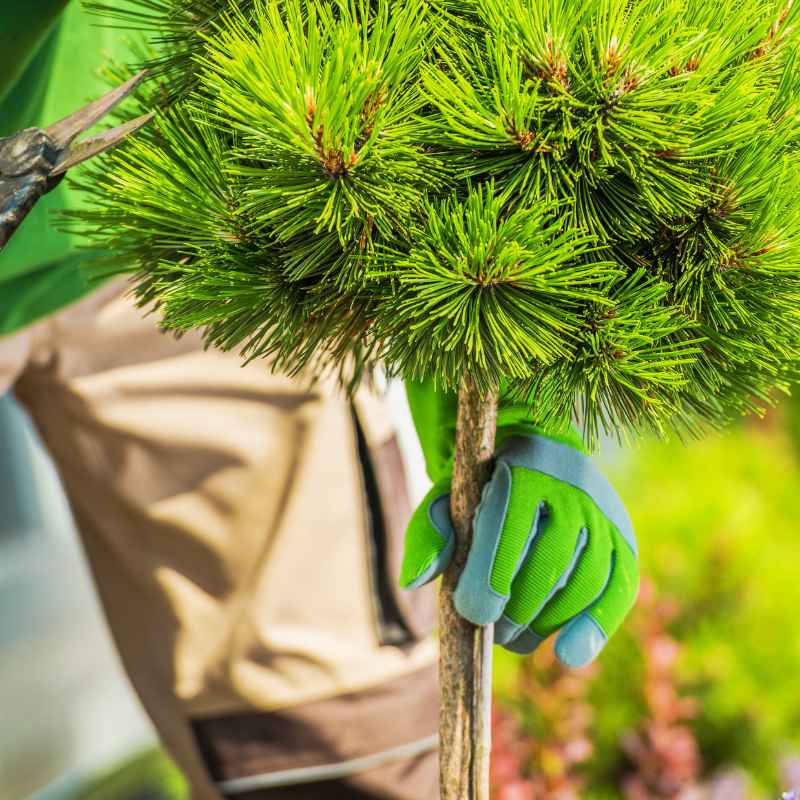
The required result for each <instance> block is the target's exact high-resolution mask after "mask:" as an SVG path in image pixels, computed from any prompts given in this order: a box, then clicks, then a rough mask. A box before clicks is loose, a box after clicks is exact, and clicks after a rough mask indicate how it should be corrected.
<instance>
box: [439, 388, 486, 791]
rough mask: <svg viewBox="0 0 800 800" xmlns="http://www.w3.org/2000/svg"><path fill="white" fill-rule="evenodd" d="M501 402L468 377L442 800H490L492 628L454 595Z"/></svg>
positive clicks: (460, 430)
mask: <svg viewBox="0 0 800 800" xmlns="http://www.w3.org/2000/svg"><path fill="white" fill-rule="evenodd" d="M496 420H497V397H496V396H495V395H494V394H482V393H481V392H479V391H478V390H477V389H476V388H475V385H474V384H473V382H472V381H471V380H469V379H465V380H464V381H463V382H462V385H461V389H460V391H459V394H458V422H457V428H456V459H455V468H454V471H453V491H452V496H451V506H450V512H451V515H452V518H453V524H454V526H455V529H456V551H455V555H454V557H453V561H452V563H451V564H450V566H449V567H448V569H447V571H446V572H445V573H444V576H443V578H442V585H441V590H440V593H439V638H440V655H439V678H440V684H441V710H440V718H439V735H440V740H441V744H440V756H439V763H440V774H441V798H442V800H489V753H490V751H491V710H492V626H491V625H489V626H486V627H483V628H480V627H476V626H475V625H472V624H470V623H469V622H466V621H465V620H463V619H462V618H461V617H459V616H458V614H456V611H455V608H454V607H453V591H454V590H455V587H456V583H457V582H458V576H459V575H460V574H461V570H462V569H463V567H464V564H465V562H466V560H467V554H468V553H469V547H470V543H471V542H472V517H473V515H474V514H475V509H476V508H477V506H478V503H479V502H480V499H481V491H482V490H483V487H484V485H485V483H486V481H487V480H488V479H489V477H490V473H491V463H492V461H491V460H492V454H493V452H494V437H495V427H496Z"/></svg>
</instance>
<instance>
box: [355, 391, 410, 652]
mask: <svg viewBox="0 0 800 800" xmlns="http://www.w3.org/2000/svg"><path fill="white" fill-rule="evenodd" d="M350 410H351V414H352V417H353V426H354V427H355V431H356V442H357V446H358V462H359V465H360V466H361V476H362V486H363V490H364V506H365V510H366V523H367V524H366V528H367V536H366V539H367V542H366V544H367V560H368V572H369V576H370V583H371V588H372V591H371V593H370V594H371V595H372V607H373V611H374V614H375V623H376V627H377V630H378V640H379V642H380V644H381V645H395V646H397V645H405V644H409V643H411V642H413V641H414V639H415V637H414V634H413V633H412V631H411V629H410V628H409V626H408V623H407V622H406V620H405V617H404V616H403V614H402V612H401V611H400V609H399V608H398V605H397V601H396V600H395V597H394V591H393V588H392V580H393V578H392V576H391V575H390V574H389V557H388V553H389V542H388V532H387V530H386V523H385V517H384V513H383V506H382V503H381V496H380V491H379V489H378V480H377V477H376V475H375V467H374V466H373V463H372V459H371V457H370V453H369V447H368V445H367V438H366V436H365V435H364V430H363V428H362V427H361V421H360V420H359V418H358V414H357V413H356V411H355V409H354V408H353V407H352V406H351V409H350Z"/></svg>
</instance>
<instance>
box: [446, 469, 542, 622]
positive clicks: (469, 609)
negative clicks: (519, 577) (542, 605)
mask: <svg viewBox="0 0 800 800" xmlns="http://www.w3.org/2000/svg"><path fill="white" fill-rule="evenodd" d="M535 479H536V475H535V473H533V472H531V471H530V470H526V469H521V468H520V469H519V470H518V471H514V472H513V473H512V470H511V468H510V467H509V466H508V465H507V464H505V463H504V462H502V461H499V462H498V463H497V466H496V467H495V470H494V473H493V475H492V479H491V480H490V481H489V483H487V484H486V487H485V488H484V491H483V496H482V497H481V502H480V506H479V507H478V510H477V512H476V514H475V522H474V534H473V541H472V547H471V548H470V551H469V555H468V557H467V563H466V565H465V566H464V571H463V572H462V573H461V577H460V578H459V580H458V585H457V586H456V591H455V595H454V602H455V607H456V611H458V613H459V614H460V615H461V616H462V617H464V618H465V619H468V620H469V621H470V622H473V623H474V624H476V625H488V624H489V623H491V622H494V621H495V620H496V619H498V618H499V617H500V615H501V614H502V613H503V608H504V607H505V605H506V603H507V602H508V598H509V597H510V595H511V583H512V581H513V579H514V575H515V574H516V572H517V570H518V569H519V566H520V564H521V563H522V560H523V558H524V556H525V554H526V553H527V551H528V548H529V546H530V543H531V541H532V540H533V538H534V537H535V536H536V531H537V529H538V526H539V519H540V514H541V511H542V510H543V505H542V504H540V503H536V502H533V503H532V502H531V496H535V494H534V493H535V488H536V487H535V483H534V482H535Z"/></svg>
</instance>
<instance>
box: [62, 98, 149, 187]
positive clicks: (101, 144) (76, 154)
mask: <svg viewBox="0 0 800 800" xmlns="http://www.w3.org/2000/svg"><path fill="white" fill-rule="evenodd" d="M154 116H155V113H154V112H152V111H151V112H150V113H149V114H142V116H141V117H136V119H132V120H130V121H129V122H126V123H124V124H123V125H118V126H117V127H116V128H112V129H111V130H110V131H105V132H103V133H101V134H99V135H98V136H93V137H92V138H91V139H87V140H86V141H85V142H78V144H76V145H74V146H73V147H70V148H69V149H68V150H66V151H65V152H64V153H63V154H62V155H61V158H60V159H59V160H58V163H57V164H56V165H55V167H54V168H53V171H52V172H51V173H50V175H51V176H53V177H55V176H56V175H62V174H63V173H65V172H66V171H67V170H68V169H72V167H75V166H77V165H78V164H82V163H83V162H84V161H88V160H89V159H90V158H93V157H94V156H96V155H98V154H100V153H105V152H106V151H107V150H110V149H111V148H112V147H116V146H117V145H118V144H120V143H121V142H122V141H123V140H124V139H127V138H128V136H130V135H131V134H132V133H135V132H136V131H138V130H139V128H143V127H144V126H145V125H147V123H148V122H150V120H151V119H153V117H154Z"/></svg>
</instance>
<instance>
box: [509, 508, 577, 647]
mask: <svg viewBox="0 0 800 800" xmlns="http://www.w3.org/2000/svg"><path fill="white" fill-rule="evenodd" d="M581 519H582V517H579V516H576V515H575V514H574V513H573V510H572V509H571V508H569V507H566V506H562V505H557V506H555V507H551V506H548V507H547V514H546V515H545V517H544V519H543V521H542V523H541V525H540V530H539V532H538V534H537V536H536V538H535V539H534V541H533V543H532V544H531V547H530V549H529V551H528V553H527V555H526V557H525V559H524V560H523V562H522V566H521V567H520V569H519V572H518V573H517V575H516V577H515V578H514V581H513V583H512V585H511V599H510V600H509V601H508V603H507V604H506V607H505V610H504V613H503V616H502V617H501V619H500V620H499V621H498V623H497V625H496V626H495V642H497V644H501V645H506V644H507V643H509V642H511V641H512V640H513V639H515V638H516V637H517V636H519V635H520V634H522V632H523V631H524V630H525V629H526V628H527V627H528V626H529V625H530V624H531V622H532V621H533V620H534V618H535V617H536V615H537V614H538V613H539V612H540V611H541V610H542V608H543V607H544V605H545V604H546V603H547V601H548V600H549V599H550V598H551V597H553V596H554V595H555V594H556V592H558V591H559V590H560V589H561V588H562V587H564V586H565V585H566V584H567V582H568V581H569V580H570V578H571V577H572V574H573V573H574V572H575V570H576V569H577V565H578V559H579V558H580V556H581V553H583V551H584V549H585V548H586V546H587V544H588V542H589V536H588V533H586V532H585V531H584V530H582V525H581V523H580V520H581Z"/></svg>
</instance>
